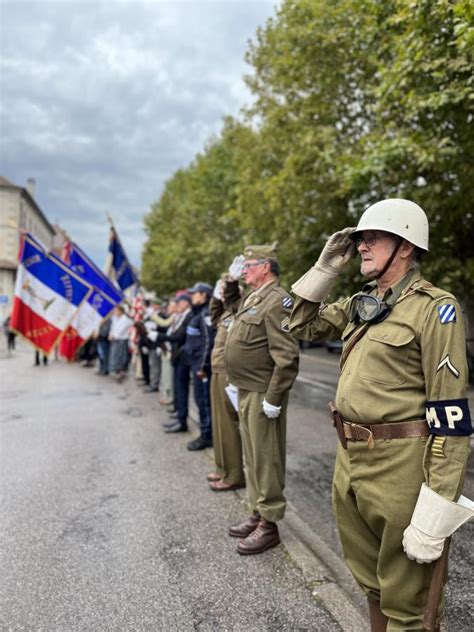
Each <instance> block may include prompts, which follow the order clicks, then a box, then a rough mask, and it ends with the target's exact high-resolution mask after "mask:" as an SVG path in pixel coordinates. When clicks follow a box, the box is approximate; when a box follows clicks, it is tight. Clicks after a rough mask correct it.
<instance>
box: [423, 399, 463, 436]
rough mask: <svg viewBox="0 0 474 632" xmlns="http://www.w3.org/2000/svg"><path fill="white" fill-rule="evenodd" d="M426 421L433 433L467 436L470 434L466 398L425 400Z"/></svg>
mask: <svg viewBox="0 0 474 632" xmlns="http://www.w3.org/2000/svg"><path fill="white" fill-rule="evenodd" d="M426 421H427V423H428V426H429V427H430V433H431V434H434V435H449V436H454V437H468V436H469V435H470V434H472V425H471V414H470V412H469V405H468V402H467V399H445V400H442V401H434V402H426Z"/></svg>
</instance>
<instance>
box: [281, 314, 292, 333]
mask: <svg viewBox="0 0 474 632" xmlns="http://www.w3.org/2000/svg"><path fill="white" fill-rule="evenodd" d="M281 330H282V331H284V332H286V333H287V334H289V333H290V319H289V317H288V316H285V318H284V319H283V320H282V321H281Z"/></svg>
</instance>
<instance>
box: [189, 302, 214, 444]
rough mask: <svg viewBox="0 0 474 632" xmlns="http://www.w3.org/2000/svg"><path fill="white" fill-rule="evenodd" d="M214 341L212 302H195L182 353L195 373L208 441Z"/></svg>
mask: <svg viewBox="0 0 474 632" xmlns="http://www.w3.org/2000/svg"><path fill="white" fill-rule="evenodd" d="M213 344H214V329H213V327H212V323H211V317H210V315H209V303H204V304H203V305H195V306H194V307H193V315H192V317H191V319H190V320H189V322H188V325H187V327H186V342H185V343H184V348H183V353H184V358H185V362H186V363H187V364H188V366H189V367H190V368H191V373H192V376H193V387H194V398H195V401H196V406H197V407H198V410H199V424H200V428H201V437H202V438H203V439H205V440H207V441H211V440H212V422H211V403H210V390H209V387H210V383H209V380H210V376H211V352H212V346H213ZM198 371H204V372H205V373H206V377H205V378H204V379H202V378H200V377H198V376H197V375H196V373H197V372H198Z"/></svg>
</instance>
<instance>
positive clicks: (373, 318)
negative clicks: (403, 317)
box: [355, 294, 391, 323]
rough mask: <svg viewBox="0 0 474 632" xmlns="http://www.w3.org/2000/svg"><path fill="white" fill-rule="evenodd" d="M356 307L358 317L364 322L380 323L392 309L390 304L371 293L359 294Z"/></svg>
mask: <svg viewBox="0 0 474 632" xmlns="http://www.w3.org/2000/svg"><path fill="white" fill-rule="evenodd" d="M355 307H356V314H357V317H358V319H359V320H361V321H362V322H364V323H378V322H380V321H382V320H384V319H385V318H386V317H387V316H388V314H389V312H390V309H391V306H390V305H387V304H386V303H384V302H383V301H381V300H380V299H379V298H378V297H377V296H371V295H370V294H359V295H358V296H357V297H356V305H355Z"/></svg>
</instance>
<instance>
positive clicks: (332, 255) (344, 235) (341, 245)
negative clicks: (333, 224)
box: [316, 227, 357, 274]
mask: <svg viewBox="0 0 474 632" xmlns="http://www.w3.org/2000/svg"><path fill="white" fill-rule="evenodd" d="M354 231H355V228H354V227H351V228H344V229H343V230H339V231H338V232H337V233H334V234H333V235H331V237H329V239H328V240H327V242H326V245H325V246H324V248H323V251H322V252H321V254H320V255H319V259H318V261H317V262H316V265H317V266H318V267H319V268H320V269H322V270H324V272H333V273H334V274H339V273H340V272H341V270H342V269H343V268H344V266H345V265H346V264H347V263H348V262H349V260H350V259H351V257H353V256H354V255H355V253H356V250H357V249H356V246H355V243H354V242H353V241H352V239H351V235H352V233H353V232H354Z"/></svg>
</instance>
